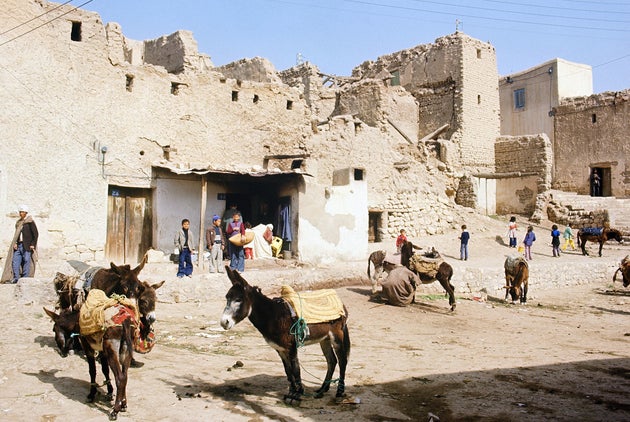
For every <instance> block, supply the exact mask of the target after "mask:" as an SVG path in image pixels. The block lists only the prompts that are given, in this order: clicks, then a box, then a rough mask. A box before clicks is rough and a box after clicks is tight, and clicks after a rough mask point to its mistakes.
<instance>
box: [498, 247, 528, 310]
mask: <svg viewBox="0 0 630 422" xmlns="http://www.w3.org/2000/svg"><path fill="white" fill-rule="evenodd" d="M503 268H504V269H505V300H506V301H507V298H508V294H509V295H510V296H512V303H513V304H515V303H516V301H517V300H520V302H521V303H522V304H525V303H527V285H528V284H529V265H528V264H527V261H526V260H525V258H523V257H522V256H508V257H506V258H505V262H504V264H503Z"/></svg>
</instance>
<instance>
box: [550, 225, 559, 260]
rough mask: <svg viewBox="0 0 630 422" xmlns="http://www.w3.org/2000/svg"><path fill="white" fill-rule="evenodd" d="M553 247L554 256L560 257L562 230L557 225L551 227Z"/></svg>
mask: <svg viewBox="0 0 630 422" xmlns="http://www.w3.org/2000/svg"><path fill="white" fill-rule="evenodd" d="M551 247H552V250H553V256H554V257H559V256H560V230H558V226H557V225H555V224H554V225H553V226H551Z"/></svg>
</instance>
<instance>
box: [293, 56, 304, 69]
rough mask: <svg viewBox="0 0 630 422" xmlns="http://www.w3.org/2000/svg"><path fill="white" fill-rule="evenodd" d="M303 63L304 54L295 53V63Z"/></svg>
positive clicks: (297, 64)
mask: <svg viewBox="0 0 630 422" xmlns="http://www.w3.org/2000/svg"><path fill="white" fill-rule="evenodd" d="M303 63H304V56H303V55H302V53H297V54H296V55H295V65H296V66H299V65H301V64H303Z"/></svg>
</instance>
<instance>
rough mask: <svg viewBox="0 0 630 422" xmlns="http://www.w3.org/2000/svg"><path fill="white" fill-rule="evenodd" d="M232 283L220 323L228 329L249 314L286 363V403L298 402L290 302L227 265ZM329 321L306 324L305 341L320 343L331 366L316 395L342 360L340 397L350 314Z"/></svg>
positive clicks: (300, 388)
mask: <svg viewBox="0 0 630 422" xmlns="http://www.w3.org/2000/svg"><path fill="white" fill-rule="evenodd" d="M225 269H226V272H227V274H228V277H229V278H230V281H232V287H231V288H230V290H229V291H228V292H227V294H226V295H225V298H226V300H227V304H226V306H225V310H224V311H223V316H222V317H221V326H222V327H223V328H224V329H226V330H229V329H230V328H232V327H234V325H236V324H238V323H239V322H241V321H242V320H243V319H245V318H246V317H249V320H250V321H251V323H252V324H253V325H254V327H256V328H257V329H258V331H259V332H260V334H262V335H263V337H264V338H265V340H266V341H267V343H268V344H269V345H270V346H271V347H273V348H274V349H275V350H276V351H277V352H278V355H280V359H282V363H283V364H284V371H285V373H286V375H287V379H288V381H289V394H287V395H285V396H284V400H285V402H286V403H287V404H293V403H294V402H296V403H299V401H300V400H301V397H302V395H303V394H304V387H303V386H302V379H301V376H300V362H299V361H298V344H297V343H298V342H297V340H296V338H295V337H294V336H293V335H292V334H291V327H292V326H293V324H294V323H295V322H296V320H297V317H295V316H293V315H292V313H291V308H290V306H289V304H288V303H287V302H286V301H285V300H284V299H282V298H274V299H271V298H269V297H267V296H265V295H264V294H263V293H262V292H261V291H260V288H258V287H256V286H250V285H249V284H248V283H247V281H245V279H244V278H243V277H242V276H241V275H240V274H239V273H238V272H237V271H233V270H231V269H230V268H229V266H226V267H225ZM344 312H345V315H344V316H342V317H340V318H338V319H336V320H334V321H328V322H322V323H317V324H307V326H308V329H307V330H306V337H305V338H304V344H315V343H319V344H320V346H321V348H322V352H323V353H324V356H325V357H326V362H327V364H328V370H327V371H326V377H325V379H324V382H323V384H322V386H321V387H320V388H319V389H318V390H317V392H316V394H315V397H317V398H319V397H323V395H324V393H325V392H327V391H328V389H329V388H330V383H331V379H332V375H333V373H334V371H335V367H336V365H337V362H339V381H338V384H337V395H336V397H337V398H341V397H343V396H344V391H345V376H346V366H347V365H348V357H349V355H350V337H349V334H348V326H347V324H346V322H347V319H348V317H347V315H348V312H347V311H346V310H345V307H344Z"/></svg>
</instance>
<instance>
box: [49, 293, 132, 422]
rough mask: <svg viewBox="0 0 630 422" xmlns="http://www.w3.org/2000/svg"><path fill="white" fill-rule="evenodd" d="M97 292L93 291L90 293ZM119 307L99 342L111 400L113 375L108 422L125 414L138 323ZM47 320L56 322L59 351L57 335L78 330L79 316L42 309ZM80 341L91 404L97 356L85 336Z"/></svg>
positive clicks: (64, 311)
mask: <svg viewBox="0 0 630 422" xmlns="http://www.w3.org/2000/svg"><path fill="white" fill-rule="evenodd" d="M92 291H96V289H94V290H92ZM116 306H119V307H120V309H119V310H118V315H120V316H119V317H118V320H117V321H116V322H117V323H116V324H115V325H113V326H110V327H108V328H106V329H105V330H104V332H103V333H102V335H103V337H102V340H100V341H101V342H102V343H100V346H102V351H100V352H99V354H100V356H101V369H102V371H103V375H104V376H105V383H106V385H107V397H108V398H111V397H112V395H113V387H112V385H111V382H110V378H109V369H111V370H112V372H113V374H114V380H115V382H116V399H115V400H114V406H113V408H112V411H111V413H110V414H109V419H110V420H116V419H117V418H118V413H119V412H124V411H126V410H127V379H128V373H129V366H130V365H131V358H132V356H133V345H134V335H135V331H136V327H137V326H138V324H139V323H138V321H136V318H135V315H134V310H133V309H131V308H128V307H125V306H123V305H116ZM44 310H45V311H46V313H47V314H48V316H50V317H51V318H52V320H53V321H54V322H55V325H54V330H55V340H56V341H57V345H58V346H59V347H60V348H61V347H62V341H63V340H60V339H61V338H62V337H60V336H58V333H62V332H63V333H66V334H67V333H72V332H74V331H75V330H76V329H78V328H79V313H80V311H76V310H68V309H65V310H62V311H61V313H60V314H59V315H58V314H56V313H55V312H52V311H49V310H48V309H46V308H44ZM79 338H80V340H81V346H82V347H83V350H84V351H85V357H86V359H87V361H88V367H89V372H90V394H89V395H88V401H89V402H90V403H91V402H93V401H94V398H95V396H96V387H97V384H96V354H97V352H96V351H95V350H94V348H93V347H92V345H91V344H90V341H89V340H88V338H86V337H85V336H80V337H79Z"/></svg>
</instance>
